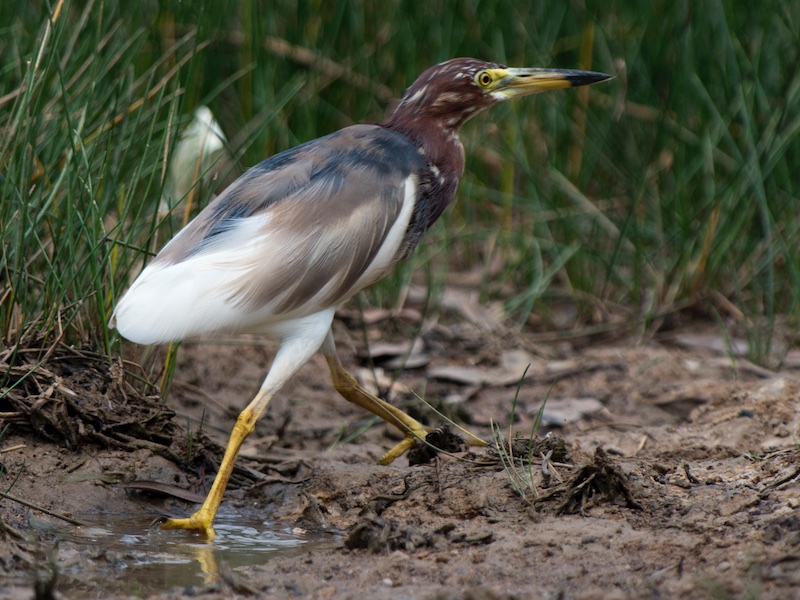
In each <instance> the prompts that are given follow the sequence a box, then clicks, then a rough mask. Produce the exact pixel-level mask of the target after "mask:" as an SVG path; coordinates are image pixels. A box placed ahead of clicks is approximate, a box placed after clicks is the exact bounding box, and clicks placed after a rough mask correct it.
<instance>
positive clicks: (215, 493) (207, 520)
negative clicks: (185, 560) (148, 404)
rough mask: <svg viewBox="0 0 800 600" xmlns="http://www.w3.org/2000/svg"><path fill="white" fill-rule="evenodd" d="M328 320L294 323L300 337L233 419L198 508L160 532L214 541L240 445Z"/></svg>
mask: <svg viewBox="0 0 800 600" xmlns="http://www.w3.org/2000/svg"><path fill="white" fill-rule="evenodd" d="M332 320H333V309H331V310H329V311H326V312H323V313H317V314H315V315H311V316H309V317H305V318H303V319H298V320H297V321H295V323H294V324H295V325H296V330H298V331H301V332H302V333H303V335H301V336H299V337H294V338H290V339H287V340H284V342H283V344H282V345H281V347H280V349H279V350H278V353H277V354H276V355H275V361H274V362H273V363H272V368H271V369H270V370H269V374H268V375H267V378H266V379H265V380H264V383H263V384H262V385H261V389H260V390H259V391H258V394H257V395H256V397H255V398H254V399H253V401H252V402H251V403H250V404H249V405H248V406H247V408H245V409H244V410H243V411H242V412H241V414H240V415H239V418H238V419H236V424H235V425H234V426H233V431H232V432H231V438H230V440H229V441H228V446H227V448H225V455H224V456H223V457H222V464H220V466H219V471H217V476H216V477H215V478H214V483H213V484H212V486H211V491H210V492H209V493H208V496H206V499H205V501H204V502H203V504H202V506H200V508H199V509H198V510H197V512H195V513H194V514H193V515H192V516H190V517H187V518H185V519H168V520H167V521H166V522H165V523H163V524H162V525H161V528H162V529H188V530H191V531H199V532H201V533H204V534H205V535H206V536H207V537H208V538H209V539H212V538H213V537H214V535H215V534H214V527H213V523H214V517H215V516H216V514H217V509H219V505H220V503H221V502H222V496H223V494H224V493H225V488H226V487H227V485H228V480H229V479H230V478H231V473H233V466H234V464H235V463H236V456H237V455H238V454H239V449H240V448H241V447H242V442H244V440H245V439H246V438H247V436H248V435H250V434H251V433H252V432H253V429H255V426H256V421H258V418H259V417H260V416H261V415H262V414H263V412H264V411H265V410H266V408H267V405H268V404H269V401H270V400H271V399H272V397H273V396H274V395H275V393H276V392H277V391H278V390H279V389H280V388H281V387H282V386H283V384H284V383H286V381H287V380H288V379H289V378H290V377H291V376H292V375H294V374H295V373H296V372H297V370H298V369H299V368H300V367H301V366H302V365H303V364H305V362H306V361H308V359H309V358H311V356H313V355H314V354H315V353H316V352H317V350H319V347H320V344H322V341H323V339H324V338H325V335H326V333H327V332H329V331H330V326H331V321H332Z"/></svg>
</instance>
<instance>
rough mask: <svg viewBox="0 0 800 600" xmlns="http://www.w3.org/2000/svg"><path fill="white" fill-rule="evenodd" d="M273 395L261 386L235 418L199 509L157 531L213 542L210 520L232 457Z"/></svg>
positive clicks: (229, 469) (170, 521)
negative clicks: (182, 531) (179, 532)
mask: <svg viewBox="0 0 800 600" xmlns="http://www.w3.org/2000/svg"><path fill="white" fill-rule="evenodd" d="M274 391H275V390H271V389H268V388H267V389H265V386H262V388H261V389H260V390H259V392H258V395H257V396H256V397H255V399H254V400H253V401H252V402H251V403H250V404H249V405H248V406H247V408H245V409H244V410H243V411H242V412H241V414H239V418H238V419H236V424H235V425H234V426H233V431H232V432H231V438H230V440H229V441H228V446H227V447H226V448H225V455H224V456H223V458H222V463H221V464H220V466H219V471H217V476H216V477H215V478H214V483H213V485H212V486H211V491H210V492H209V493H208V496H206V499H205V501H204V502H203V504H202V506H201V507H200V508H199V509H198V510H197V511H196V512H195V513H194V514H193V515H192V516H190V517H187V518H185V519H167V521H166V522H164V523H162V524H161V529H189V530H192V531H200V532H202V533H204V534H205V535H206V537H208V539H213V538H214V535H215V534H214V527H213V526H212V525H213V523H214V516H215V515H216V514H217V509H218V508H219V505H220V502H222V495H223V494H224V493H225V488H226V487H227V486H228V480H229V479H230V478H231V473H233V467H234V464H235V463H236V456H237V455H238V454H239V449H240V448H241V447H242V442H244V440H245V438H247V436H248V435H250V434H251V433H252V432H253V429H255V426H256V421H258V417H259V416H260V415H261V413H263V412H264V410H266V408H267V405H268V404H269V401H270V399H271V398H272V395H273V393H274Z"/></svg>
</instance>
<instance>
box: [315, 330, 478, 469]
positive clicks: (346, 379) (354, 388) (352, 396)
mask: <svg viewBox="0 0 800 600" xmlns="http://www.w3.org/2000/svg"><path fill="white" fill-rule="evenodd" d="M322 353H323V354H324V355H325V360H327V361H328V368H329V369H330V371H331V378H332V379H333V386H334V387H335V388H336V391H338V392H339V393H340V394H341V395H342V397H343V398H344V399H345V400H347V401H348V402H352V403H353V404H357V405H358V406H360V407H361V408H364V409H365V410H368V411H369V412H371V413H372V414H374V415H376V416H378V417H380V418H381V419H383V420H384V421H386V422H387V423H391V424H392V425H394V426H395V427H397V429H399V430H400V431H401V432H402V433H403V434H405V436H406V437H405V439H404V440H403V441H402V442H400V443H399V444H397V445H396V446H395V447H394V448H392V449H391V450H389V451H388V452H387V453H386V454H384V455H383V456H382V457H381V460H380V464H382V465H388V464H390V463H391V462H392V461H394V460H395V459H396V458H399V457H400V456H402V455H403V454H404V453H406V452H407V451H408V450H410V449H411V446H413V445H414V442H416V441H417V440H422V441H424V440H425V437H426V436H427V435H428V433H429V431H430V429H429V428H427V427H425V426H424V425H422V424H421V423H420V422H419V421H417V420H416V419H414V418H413V417H411V416H409V415H407V414H406V413H404V412H403V411H402V410H400V409H399V408H397V407H396V406H392V405H391V404H389V403H388V402H385V401H383V400H381V399H380V398H377V397H376V396H373V395H372V394H370V393H369V392H368V391H367V390H365V389H364V388H363V387H361V386H360V385H359V384H358V382H357V381H356V380H355V378H354V377H353V376H352V375H350V373H348V372H347V371H346V370H345V368H344V367H343V366H342V363H341V361H339V357H338V356H337V355H336V347H335V345H334V341H333V335H332V334H331V333H329V334H328V337H327V338H325V342H324V343H323V344H322ZM462 431H463V430H462ZM464 433H467V434H468V436H470V438H471V439H468V441H467V443H468V444H469V445H471V446H485V445H486V442H485V441H483V440H482V439H480V438H478V437H476V436H474V435H472V434H471V433H469V432H466V431H465V432H464Z"/></svg>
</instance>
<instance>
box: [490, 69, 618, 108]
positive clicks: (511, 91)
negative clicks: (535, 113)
mask: <svg viewBox="0 0 800 600" xmlns="http://www.w3.org/2000/svg"><path fill="white" fill-rule="evenodd" d="M611 78H612V76H611V75H606V74H605V73H596V72H594V71H574V70H570V69H537V68H530V69H521V68H510V67H509V68H501V69H486V70H484V71H481V72H480V73H478V74H477V75H476V77H475V83H477V85H478V86H479V87H481V88H483V90H484V91H485V92H486V93H488V94H491V96H492V97H493V98H495V99H496V100H506V99H508V98H516V97H518V96H528V95H530V94H538V93H539V92H546V91H548V90H558V89H562V88H568V87H578V86H581V85H591V84H593V83H599V82H601V81H606V80H607V79H611Z"/></svg>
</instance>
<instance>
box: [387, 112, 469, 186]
mask: <svg viewBox="0 0 800 600" xmlns="http://www.w3.org/2000/svg"><path fill="white" fill-rule="evenodd" d="M383 126H384V127H386V128H387V129H391V130H393V131H396V132H398V133H402V134H403V135H405V136H406V137H407V138H408V139H410V140H411V141H412V142H413V143H414V144H415V145H416V146H417V148H418V149H419V151H420V154H422V155H423V156H424V157H425V160H426V161H427V162H428V164H430V165H432V166H433V167H435V169H436V170H437V171H438V173H439V174H440V175H441V176H442V177H443V181H447V182H448V183H452V184H454V186H457V185H458V181H459V180H460V179H461V175H462V174H463V172H464V147H463V146H462V145H461V139H460V138H459V135H458V134H459V130H460V129H461V124H460V123H458V124H457V125H455V126H450V125H448V124H447V123H446V122H445V121H442V120H439V119H433V118H426V115H420V114H416V115H410V116H408V118H403V115H400V116H399V117H398V115H397V112H395V114H393V115H392V116H391V117H390V118H389V119H387V120H386V121H385V122H384V123H383ZM454 191H455V188H454Z"/></svg>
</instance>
